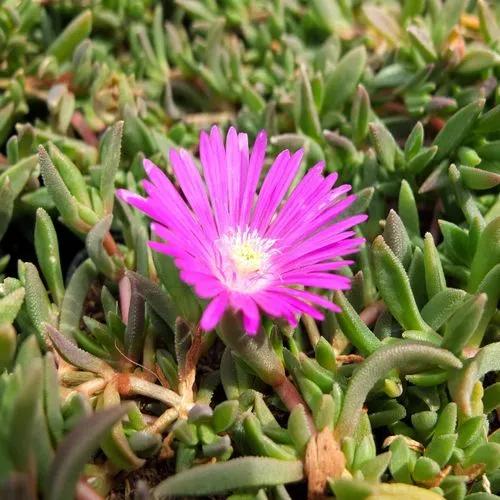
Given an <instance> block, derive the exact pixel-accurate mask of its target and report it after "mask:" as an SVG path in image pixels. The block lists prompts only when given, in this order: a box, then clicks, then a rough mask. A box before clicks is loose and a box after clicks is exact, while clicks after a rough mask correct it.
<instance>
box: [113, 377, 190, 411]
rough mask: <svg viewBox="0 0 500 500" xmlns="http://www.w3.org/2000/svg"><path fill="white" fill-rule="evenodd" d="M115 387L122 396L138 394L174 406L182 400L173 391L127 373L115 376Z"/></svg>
mask: <svg viewBox="0 0 500 500" xmlns="http://www.w3.org/2000/svg"><path fill="white" fill-rule="evenodd" d="M117 387H118V392H119V393H120V394H121V395H122V396H131V395H133V394H139V395H140V396H147V397H150V398H152V399H157V400H158V401H162V402H163V403H166V404H167V405H170V406H176V407H178V406H179V405H180V404H181V402H182V400H181V397H180V396H179V395H178V394H177V393H175V392H174V391H171V390H170V389H166V388H165V387H162V386H161V385H157V384H152V383H151V382H148V381H147V380H144V379H142V378H140V377H136V376H135V375H129V374H127V373H121V374H119V375H118V376H117Z"/></svg>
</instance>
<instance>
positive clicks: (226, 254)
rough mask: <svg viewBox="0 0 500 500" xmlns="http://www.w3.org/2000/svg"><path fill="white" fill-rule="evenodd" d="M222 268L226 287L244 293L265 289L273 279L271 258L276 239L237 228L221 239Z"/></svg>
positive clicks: (219, 246) (219, 245) (218, 244)
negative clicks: (265, 285) (264, 286)
mask: <svg viewBox="0 0 500 500" xmlns="http://www.w3.org/2000/svg"><path fill="white" fill-rule="evenodd" d="M216 244H217V247H218V249H219V251H220V258H221V262H220V263H219V265H218V268H219V271H220V272H221V274H222V276H221V277H222V279H223V281H224V282H225V283H226V285H227V286H228V287H229V288H231V289H233V290H238V291H241V292H250V291H255V290H256V289H258V288H261V287H262V286H263V285H264V284H265V282H266V281H267V280H268V279H269V277H270V262H269V260H270V257H271V256H272V255H273V254H274V253H275V252H276V250H273V249H272V247H273V245H274V244H275V240H271V239H267V238H261V237H260V236H259V235H258V234H257V232H256V231H250V230H248V229H246V230H244V231H242V230H241V229H237V230H234V231H231V232H229V233H227V234H225V235H224V236H223V237H222V238H220V239H219V240H217V242H216Z"/></svg>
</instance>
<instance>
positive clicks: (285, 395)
mask: <svg viewBox="0 0 500 500" xmlns="http://www.w3.org/2000/svg"><path fill="white" fill-rule="evenodd" d="M273 389H274V390H275V392H276V394H278V396H279V397H280V399H281V401H283V403H284V404H285V406H286V407H287V408H288V409H289V410H290V411H292V410H293V409H294V408H295V407H296V406H297V405H302V406H303V407H304V410H305V413H306V417H307V421H308V422H309V429H310V431H311V432H312V433H313V434H314V433H315V429H314V422H313V419H312V416H311V414H310V413H309V410H308V407H307V404H306V402H305V401H304V400H303V399H302V396H301V395H300V393H299V391H297V388H296V387H295V386H294V385H293V384H292V382H290V380H289V379H288V378H286V377H285V378H284V379H283V380H282V381H281V382H280V383H279V384H277V385H275V386H273Z"/></svg>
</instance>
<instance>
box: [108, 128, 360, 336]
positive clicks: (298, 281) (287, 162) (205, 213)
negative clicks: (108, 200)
mask: <svg viewBox="0 0 500 500" xmlns="http://www.w3.org/2000/svg"><path fill="white" fill-rule="evenodd" d="M266 146H267V137H266V133H265V132H260V133H259V134H258V136H257V138H256V140H255V143H254V145H253V148H252V150H251V151H250V149H249V146H248V137H247V135H246V134H243V133H238V132H237V131H236V130H235V129H234V128H230V129H229V132H228V134H227V137H226V141H225V144H224V140H223V137H222V135H221V132H220V130H219V129H218V128H217V127H213V128H212V129H211V131H210V134H207V133H206V132H202V133H201V136H200V147H199V149H200V160H201V169H199V168H198V166H197V164H196V163H195V161H194V159H193V158H192V156H191V155H190V154H189V153H188V152H187V151H185V150H184V149H181V150H179V151H176V150H174V149H172V150H171V151H170V163H171V166H172V169H173V172H174V175H175V178H176V180H177V182H178V184H179V186H180V189H181V190H182V195H181V194H180V193H179V191H178V190H177V189H176V187H175V186H174V185H173V184H172V182H171V181H170V180H169V179H168V177H167V176H166V175H165V174H164V173H163V172H162V171H161V170H160V169H159V168H158V167H156V166H155V165H154V164H153V163H152V162H151V161H149V160H145V161H144V168H145V170H146V173H147V175H148V177H149V180H145V181H144V182H143V186H144V190H145V192H146V194H147V197H146V198H143V197H141V196H138V195H137V194H135V193H131V192H129V191H126V190H119V191H118V196H119V197H120V198H121V199H122V200H123V201H125V202H126V203H129V204H130V205H133V206H134V207H136V208H137V209H139V210H140V211H142V212H144V213H145V214H147V215H148V216H149V217H150V218H151V219H153V221H154V222H153V223H152V224H151V228H152V230H153V232H154V233H156V234H157V235H158V236H159V237H160V239H161V240H162V241H161V242H157V241H151V242H150V243H149V245H150V246H151V248H153V249H154V250H155V251H157V252H162V253H165V254H168V255H170V256H171V257H172V258H173V260H174V262H175V264H176V266H177V267H178V268H179V270H180V277H181V279H182V280H183V281H185V282H186V283H188V284H189V285H191V286H192V287H193V288H194V291H195V292H196V294H197V295H198V296H199V297H201V298H203V299H208V300H209V303H208V305H207V307H206V308H205V311H204V312H203V315H202V318H201V327H202V328H203V329H204V330H211V329H213V328H214V327H215V326H216V325H217V323H218V322H219V320H220V319H221V318H222V315H223V314H224V312H225V311H226V310H227V309H228V308H230V309H232V310H233V311H239V312H241V314H242V318H243V326H244V328H245V330H246V332H247V333H248V334H250V335H253V334H255V333H256V332H257V331H258V329H259V325H260V312H261V311H263V312H264V313H266V314H268V315H270V316H273V317H277V318H284V319H286V320H287V321H288V322H289V323H290V324H291V325H293V326H294V325H296V323H297V318H298V317H299V316H300V314H302V313H304V314H308V315H310V316H312V317H313V318H316V319H322V318H323V314H322V313H321V312H320V310H318V308H326V309H330V310H333V311H338V307H337V306H336V305H335V304H333V303H332V302H331V301H330V300H327V299H326V298H325V297H324V296H322V295H318V294H317V293H314V292H312V291H309V290H307V287H314V288H322V289H327V290H345V289H348V288H349V278H347V277H345V276H341V275H338V274H334V271H335V270H337V269H339V268H341V267H343V266H346V265H349V264H351V263H352V261H349V260H343V258H344V257H345V256H346V255H348V254H352V253H354V252H356V251H357V250H358V248H359V246H360V245H361V244H362V243H363V239H362V238H356V237H355V232H354V231H353V229H352V228H353V227H354V226H355V225H356V224H359V223H361V222H363V221H364V220H365V219H366V216H365V215H354V216H350V217H347V218H344V219H342V213H343V212H344V211H345V210H346V209H347V207H349V206H350V205H351V204H352V203H353V201H354V200H355V196H354V195H352V194H351V195H348V194H347V193H348V192H349V191H350V190H351V186H350V185H348V184H343V185H341V186H338V187H334V184H335V182H336V180H337V177H338V176H337V174H336V173H332V174H329V175H327V176H326V177H325V176H323V175H322V170H323V168H324V164H323V163H322V162H320V163H318V164H317V165H315V166H314V167H312V168H311V169H310V170H309V171H308V172H307V173H306V174H305V176H304V177H303V178H302V179H301V180H300V182H298V184H297V185H296V187H295V188H293V190H291V193H290V194H289V195H288V196H287V192H288V191H289V190H290V187H291V185H292V183H293V181H294V179H295V177H296V176H297V172H298V170H299V166H300V162H301V160H302V156H303V151H302V150H299V151H297V152H295V153H290V152H289V151H282V152H281V153H280V154H279V155H278V156H277V157H276V159H275V160H274V162H273V163H272V165H271V167H270V168H269V171H268V172H267V174H266V176H265V178H264V180H263V182H262V184H261V187H260V189H259V180H260V177H261V173H262V170H263V166H264V159H265V151H266Z"/></svg>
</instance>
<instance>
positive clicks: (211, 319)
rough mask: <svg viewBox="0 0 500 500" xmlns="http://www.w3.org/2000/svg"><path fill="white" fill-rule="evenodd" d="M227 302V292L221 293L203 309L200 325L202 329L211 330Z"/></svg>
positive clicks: (220, 316)
mask: <svg viewBox="0 0 500 500" xmlns="http://www.w3.org/2000/svg"><path fill="white" fill-rule="evenodd" d="M228 303H229V298H228V295H227V293H221V294H219V295H217V296H216V297H215V298H214V299H213V300H212V301H211V302H210V303H209V304H208V306H207V307H206V309H205V311H203V315H202V316H201V321H200V326H201V328H202V329H203V330H206V331H209V330H213V329H214V328H215V327H216V326H217V323H218V322H219V321H220V319H221V318H222V315H223V314H224V311H225V310H226V308H227V305H228Z"/></svg>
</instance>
